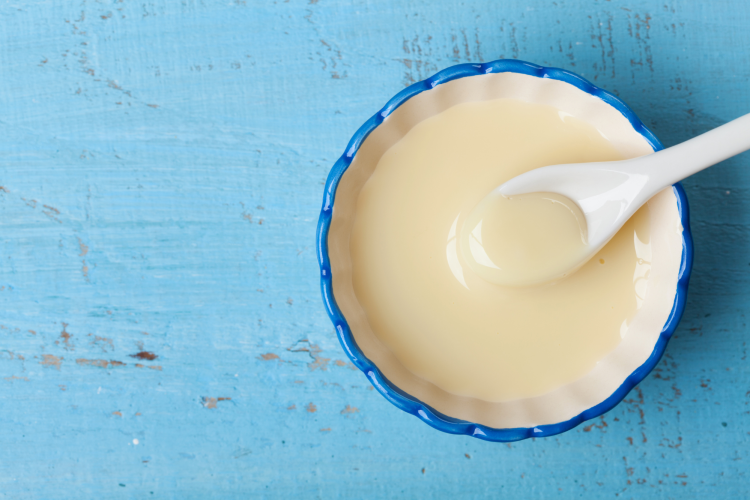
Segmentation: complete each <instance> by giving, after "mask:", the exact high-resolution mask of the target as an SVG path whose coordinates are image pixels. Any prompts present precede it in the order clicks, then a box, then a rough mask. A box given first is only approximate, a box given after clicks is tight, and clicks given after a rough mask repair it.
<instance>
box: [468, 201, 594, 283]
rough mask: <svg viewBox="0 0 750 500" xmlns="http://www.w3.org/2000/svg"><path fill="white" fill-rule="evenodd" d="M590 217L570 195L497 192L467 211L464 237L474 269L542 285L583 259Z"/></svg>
mask: <svg viewBox="0 0 750 500" xmlns="http://www.w3.org/2000/svg"><path fill="white" fill-rule="evenodd" d="M587 243H588V238H587V230H586V219H585V217H584V215H583V212H581V209H580V208H579V207H578V206H577V205H576V204H575V203H574V202H573V201H572V200H570V199H568V198H566V197H564V196H562V195H559V194H555V193H529V194H525V195H520V196H513V197H510V198H506V197H505V196H502V195H500V194H497V193H496V192H495V191H493V192H491V193H490V194H489V195H487V196H486V197H485V198H484V199H483V200H482V201H480V202H479V203H478V204H477V206H476V207H474V208H473V209H472V211H471V212H469V215H468V217H467V218H466V221H465V222H464V225H463V229H462V230H461V236H460V247H461V255H462V256H463V258H464V259H465V260H466V263H467V264H468V265H469V267H470V268H471V270H472V271H474V272H475V273H476V274H477V275H479V276H481V277H482V278H484V279H485V280H487V281H489V282H490V283H495V284H497V285H505V286H529V285H536V284H542V283H546V282H549V281H553V280H556V279H560V278H564V277H565V276H567V275H568V274H572V272H574V271H575V270H576V269H577V268H579V267H580V266H581V265H582V264H584V263H585V260H586V257H587V255H586V253H587V251H586V250H587V249H588V244H587Z"/></svg>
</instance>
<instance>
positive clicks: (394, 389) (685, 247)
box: [317, 60, 693, 442]
mask: <svg viewBox="0 0 750 500" xmlns="http://www.w3.org/2000/svg"><path fill="white" fill-rule="evenodd" d="M499 73H516V74H521V75H528V76H530V77H535V78H541V79H548V80H557V81H560V82H565V83H567V84H570V85H572V86H573V87H575V88H577V89H578V90H580V91H583V92H585V93H587V94H589V95H591V96H594V97H596V98H598V99H600V100H601V101H603V102H604V103H606V104H607V105H609V106H611V107H612V108H614V110H616V111H617V112H619V113H620V114H621V115H622V116H624V117H625V118H626V119H627V121H628V122H629V124H630V126H631V127H632V129H633V131H635V132H636V133H637V134H638V135H640V136H641V137H642V138H643V139H644V140H645V141H646V143H647V144H648V145H649V146H650V148H651V149H653V150H654V151H658V150H660V149H663V146H662V145H661V143H660V142H659V141H658V139H657V138H656V137H655V136H654V134H653V133H652V132H651V131H650V130H648V129H647V128H646V127H645V126H644V125H643V123H642V122H641V121H640V120H639V119H638V118H637V117H636V115H635V113H633V111H632V110H631V109H630V108H629V107H628V106H627V105H626V104H625V103H624V102H622V101H621V100H620V99H618V98H617V97H615V96H614V95H612V94H610V93H609V92H606V91H604V90H602V89H600V88H598V87H595V86H594V85H592V84H591V83H589V82H588V81H586V80H585V79H583V78H581V77H580V76H578V75H576V74H575V73H572V72H569V71H565V70H562V69H557V68H545V67H541V66H537V65H534V64H530V63H526V62H522V61H517V60H499V61H494V62H490V63H485V64H460V65H457V66H452V67H450V68H447V69H445V70H443V71H440V72H438V73H437V74H435V75H433V76H432V77H430V78H428V79H426V80H424V81H421V82H418V83H415V84H414V85H411V86H409V87H408V88H406V89H404V90H402V91H401V92H399V93H398V94H396V96H394V97H393V98H392V99H391V100H390V101H388V103H387V104H386V105H385V106H384V107H383V108H382V109H381V110H380V111H378V112H377V113H376V114H375V115H373V116H372V117H371V118H370V119H369V120H367V121H366V122H365V123H364V125H362V126H361V127H360V129H359V130H358V131H357V132H356V133H355V134H354V136H353V137H352V139H351V140H350V141H349V144H348V145H347V147H346V150H345V152H344V154H343V155H342V156H341V157H340V158H339V159H338V161H337V162H336V163H335V164H334V166H333V168H332V169H331V172H330V173H329V175H328V179H327V182H326V186H325V194H324V198H323V207H322V210H321V212H320V218H319V220H318V227H317V256H318V261H319V264H320V276H321V290H322V293H323V301H324V303H325V307H326V310H327V312H328V315H329V317H330V318H331V321H332V322H333V325H334V327H335V329H336V332H337V335H338V338H339V341H340V342H341V345H342V346H343V348H344V350H345V351H346V354H347V356H348V357H349V358H350V359H351V361H352V363H354V365H355V366H357V368H359V369H360V370H362V371H363V372H364V373H365V375H366V376H367V378H368V379H369V380H370V382H371V383H372V385H373V386H374V387H375V388H376V389H377V390H378V391H379V392H380V393H381V394H382V395H383V396H384V397H385V398H386V399H387V400H388V401H390V402H391V403H393V404H394V405H395V406H397V407H398V408H400V409H402V410H403V411H405V412H407V413H411V414H412V415H414V416H416V417H418V418H419V419H421V420H423V421H424V422H426V423H427V424H428V425H430V426H432V427H434V428H436V429H438V430H440V431H443V432H447V433H451V434H466V435H470V436H474V437H478V438H480V439H485V440H488V441H503V442H507V441H517V440H521V439H526V438H529V437H546V436H552V435H555V434H559V433H561V432H565V431H567V430H569V429H572V428H573V427H575V426H577V425H579V424H581V423H582V422H584V421H586V420H589V419H592V418H595V417H598V416H600V415H602V414H604V413H605V412H607V411H609V410H610V409H612V408H613V407H614V406H615V405H617V404H618V403H619V402H620V401H622V399H623V398H624V397H625V395H626V394H627V393H628V392H629V391H630V390H631V389H632V388H633V387H634V386H635V385H636V384H638V383H639V382H640V381H641V380H643V379H644V377H646V375H648V373H649V372H650V371H651V370H652V369H653V368H654V367H655V366H656V365H657V363H658V362H659V360H660V358H661V356H662V354H663V353H664V350H665V348H666V346H667V342H668V341H669V339H670V338H671V336H672V334H673V333H674V331H675V328H676V327H677V324H678V322H679V320H680V317H681V316H682V313H683V310H684V308H685V302H686V299H687V286H688V280H689V277H690V270H691V267H692V261H693V245H692V239H691V236H690V228H689V221H688V204H687V198H686V196H685V192H684V190H683V189H682V187H681V186H680V185H679V184H676V185H674V186H673V191H674V198H675V199H676V215H675V218H679V221H680V222H681V224H682V228H681V241H682V254H681V257H679V256H678V258H680V259H681V262H680V263H679V270H677V269H676V267H675V276H676V280H675V281H676V287H674V298H673V302H672V308H671V311H670V312H669V314H668V315H665V316H666V317H667V320H666V322H665V323H664V324H663V327H662V328H661V332H658V331H656V334H655V335H654V337H653V339H654V342H655V343H654V344H653V348H652V350H650V355H648V354H646V355H645V356H644V358H645V362H642V363H641V364H640V365H638V366H637V367H636V368H635V369H634V370H633V371H632V372H629V373H630V374H629V376H626V377H624V381H622V380H619V381H618V384H619V386H618V385H614V386H613V387H614V390H613V391H610V392H608V394H609V396H608V397H606V398H603V399H602V400H601V401H600V402H598V403H597V404H594V405H591V406H589V407H587V408H585V409H583V410H582V411H580V413H577V414H575V416H572V418H567V419H565V420H563V421H556V422H555V423H545V424H540V425H529V426H528V427H518V426H515V427H509V428H503V427H502V426H499V427H496V426H491V425H485V424H480V423H475V422H470V421H466V420H463V419H460V418H455V417H452V416H449V415H446V414H445V412H442V413H441V412H440V411H438V410H437V409H435V408H434V407H433V406H434V405H429V404H427V403H426V402H424V401H422V400H420V399H419V398H417V397H415V396H413V395H411V394H408V393H407V392H406V391H404V390H402V389H401V388H399V387H398V386H396V385H395V384H394V383H392V382H391V381H390V380H388V378H386V377H385V376H384V374H383V372H382V370H381V369H379V368H378V366H376V365H375V363H373V362H372V361H371V359H369V358H368V356H366V355H365V353H364V352H363V351H362V350H361V349H360V347H359V346H358V343H357V342H356V341H355V336H354V335H353V334H352V330H351V328H350V325H349V323H348V322H347V319H346V318H345V317H344V314H343V313H342V311H341V309H340V308H339V306H338V304H337V301H336V297H335V296H334V292H333V289H334V287H333V281H332V273H331V269H332V266H331V260H330V255H329V241H328V240H329V231H330V229H331V222H332V217H333V210H334V205H335V202H336V195H337V188H338V186H339V183H340V181H341V179H342V176H343V175H344V174H345V172H346V171H347V169H348V168H349V167H350V165H351V164H352V161H353V160H354V158H355V157H356V156H357V154H358V152H359V151H360V147H361V146H362V144H363V143H364V141H365V139H367V137H368V136H369V135H370V134H371V133H372V132H373V131H374V130H375V129H376V128H377V127H379V126H380V125H381V124H382V123H383V121H384V120H385V119H386V118H387V117H389V116H391V115H392V114H393V113H394V111H396V110H397V109H398V108H399V107H400V106H402V105H403V104H404V103H406V102H407V101H409V100H410V99H412V98H414V97H415V96H417V95H419V94H421V93H423V92H426V91H430V90H431V89H435V88H437V87H438V86H440V85H444V84H446V83H448V82H451V81H455V80H459V79H462V78H468V77H474V76H479V75H488V74H499ZM334 267H335V266H334ZM650 345H651V344H650ZM650 345H649V348H650Z"/></svg>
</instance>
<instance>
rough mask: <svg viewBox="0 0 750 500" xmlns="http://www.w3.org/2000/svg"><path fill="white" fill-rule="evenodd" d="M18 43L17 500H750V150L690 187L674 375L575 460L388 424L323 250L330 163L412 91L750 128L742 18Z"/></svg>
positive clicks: (242, 26) (749, 61) (664, 129)
mask: <svg viewBox="0 0 750 500" xmlns="http://www.w3.org/2000/svg"><path fill="white" fill-rule="evenodd" d="M0 23H1V24H0V27H1V28H2V29H0V186H2V187H0V233H1V234H2V238H1V239H0V262H1V263H2V264H1V265H0V498H9V499H47V498H59V499H67V498H70V499H81V498H106V499H118V498H138V499H141V498H175V499H193V498H195V499H207V498H219V499H232V498H291V497H292V495H296V497H301V498H318V497H320V498H338V497H342V498H393V497H411V498H416V497H422V498H438V497H447V498H451V497H458V496H460V495H462V494H465V495H466V496H467V497H470V498H479V497H487V498H499V497H502V498H525V497H541V498H557V497H559V498H573V497H576V498H578V497H586V498H605V497H607V498H609V497H613V496H619V497H622V498H688V497H711V498H739V497H747V496H748V495H750V477H748V476H749V473H750V446H749V445H750V425H749V424H750V404H749V403H750V362H749V361H748V360H747V345H746V344H747V342H748V338H747V337H748V328H747V318H746V315H748V314H750V169H749V168H748V167H750V155H749V154H744V155H741V156H739V157H736V158H734V159H732V160H729V161H727V162H725V163H724V164H722V165H719V166H717V167H715V168H712V169H710V170H707V171H705V172H703V173H700V174H698V175H696V176H695V177H694V178H691V179H689V180H687V181H686V182H685V183H684V185H685V188H686V190H687V193H688V197H689V200H690V204H691V213H692V228H693V234H694V237H695V247H696V252H695V267H694V271H693V277H692V282H691V289H690V299H689V303H688V306H687V310H686V313H685V316H684V318H683V320H682V324H681V326H680V328H679V329H678V331H677V333H676V335H675V337H674V338H673V340H672V341H671V343H670V345H669V347H668V349H667V354H666V356H665V357H664V359H663V361H662V363H661V364H660V365H659V367H658V368H657V370H656V371H655V372H654V373H652V375H651V376H650V377H648V378H647V379H646V381H644V382H643V383H642V384H641V385H640V386H639V387H637V388H636V389H635V390H633V391H632V393H631V394H630V395H629V396H628V397H627V398H626V400H625V402H623V403H622V404H621V405H620V406H618V407H617V408H616V409H614V410H613V411H611V412H609V413H608V414H606V415H604V416H603V417H602V418H599V419H597V420H595V421H592V422H589V423H587V424H585V425H584V426H581V427H578V428H577V429H575V430H573V431H571V432H568V433H566V434H563V435H560V436H557V437H553V438H548V439H543V440H540V439H537V440H528V441H523V442H519V443H514V444H508V445H506V444H496V443H488V442H483V441H479V440H476V439H471V438H468V437H456V436H450V435H446V434H442V433H439V432H437V431H435V430H433V429H431V428H429V427H428V426H426V425H425V424H423V423H421V422H419V421H418V420H417V419H416V418H414V417H412V416H410V415H407V414H405V413H402V412H400V411H399V410H397V409H396V408H395V407H393V406H391V405H390V404H389V403H388V402H387V401H386V400H385V399H384V398H382V397H381V396H380V395H379V394H377V392H376V391H373V388H372V387H371V386H370V385H369V384H368V382H367V379H366V378H365V377H364V375H363V374H361V373H360V372H358V371H356V370H353V369H352V368H353V367H352V365H351V364H350V363H349V362H348V360H347V358H346V357H345V355H344V353H343V351H342V349H341V348H340V346H339V345H338V342H337V340H336V336H335V333H334V331H333V327H332V326H331V324H330V323H329V321H328V318H327V317H326V314H325V311H324V309H323V307H322V304H321V299H320V293H319V289H318V269H317V264H316V260H315V255H314V253H315V252H314V245H315V223H316V220H317V216H318V211H319V209H320V204H321V200H322V187H323V183H324V180H325V178H326V175H327V173H328V170H329V168H330V167H331V165H332V163H333V162H334V160H335V159H336V158H337V157H338V156H339V155H340V154H341V153H342V151H343V148H344V146H345V145H346V142H347V141H348V139H349V137H350V136H351V134H352V133H353V132H354V131H355V130H356V128H357V127H358V126H359V125H360V124H361V123H362V122H364V121H365V120H366V119H367V118H368V117H369V116H370V115H371V114H372V113H374V112H375V111H376V110H377V109H379V108H380V106H381V105H382V104H383V103H385V101H386V100H387V99H388V98H390V97H391V96H392V95H393V94H395V93H396V92H398V91H399V90H400V89H402V88H404V86H406V85H409V84H411V83H413V82H415V81H418V80H420V79H423V78H425V77H428V76H429V75H431V74H432V73H434V72H435V71H437V70H439V69H442V68H444V67H447V66H450V65H453V64H456V63H461V62H467V61H489V60H493V59H498V58H520V59H524V60H528V61H531V62H535V63H538V64H543V65H549V66H559V67H563V68H567V69H571V70H573V71H576V72H578V73H580V74H581V75H583V76H584V77H586V78H588V79H590V80H591V81H592V82H594V83H595V84H597V85H599V86H602V87H604V88H605V89H607V90H610V91H613V92H615V93H616V94H618V95H619V96H620V97H622V98H623V99H624V100H625V101H626V102H627V103H628V104H630V105H631V106H632V107H633V109H634V110H635V111H636V113H638V114H639V116H640V117H641V119H643V121H644V122H645V123H646V124H647V125H648V126H649V127H651V128H652V130H654V132H655V133H656V134H657V135H658V136H659V137H660V138H661V140H662V141H663V142H664V143H665V145H667V146H669V145H672V144H675V143H677V142H679V141H682V140H685V139H687V138H689V137H691V136H693V135H695V134H697V133H700V132H703V131H706V130H708V129H709V128H712V127H714V126H717V125H719V124H721V123H723V122H725V121H727V120H730V119H732V118H735V117H737V116H739V115H741V114H743V113H747V112H750V84H749V82H750V29H749V28H750V6H749V5H748V4H747V3H746V2H744V1H742V0H723V1H718V0H717V1H712V2H694V1H688V0H683V1H673V0H661V1H659V2H655V1H645V0H640V1H638V0H634V1H631V2H618V1H611V2H610V1H592V0H576V1H574V0H557V1H554V2H552V1H540V0H528V1H521V0H514V1H504V2H502V3H501V2H494V1H491V0H484V1H469V0H467V1H465V2H455V1H442V2H436V1H434V0H431V1H427V0H424V1H413V2H400V1H397V0H391V1H387V2H386V1H374V0H370V1H366V0H361V1H352V2H344V1H336V0H304V1H302V0H286V1H281V0H278V1H276V2H271V1H259V0H258V1H253V0H232V1H229V0H225V1H222V2H219V1H211V0H183V1H181V2H178V1H166V0H154V1H145V0H144V1H141V2H130V1H127V2H126V1H123V0H96V1H94V0H81V1H78V2H69V1H63V0H57V1H51V0H47V1H45V0H28V1H5V2H2V4H0Z"/></svg>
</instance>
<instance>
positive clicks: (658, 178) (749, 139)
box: [629, 113, 750, 188]
mask: <svg viewBox="0 0 750 500" xmlns="http://www.w3.org/2000/svg"><path fill="white" fill-rule="evenodd" d="M748 149H750V113H749V114H746V115H744V116H741V117H739V118H737V119H736V120H732V121H731V122H729V123H726V124H724V125H722V126H720V127H717V128H715V129H713V130H710V131H708V132H706V133H705V134H702V135H699V136H698V137H694V138H693V139H690V140H687V141H685V142H683V143H681V144H677V145H676V146H672V147H670V148H667V149H664V150H662V151H657V152H656V153H653V154H650V155H648V156H642V157H640V158H636V159H633V160H629V161H632V162H633V163H634V164H635V163H637V170H639V171H640V172H643V173H646V174H647V175H648V176H649V177H650V184H651V185H652V186H659V187H661V188H663V187H665V186H669V185H671V184H674V183H675V182H679V181H681V180H682V179H685V178H686V177H689V176H691V175H693V174H695V173H696V172H700V171H701V170H703V169H705V168H708V167H710V166H712V165H715V164H717V163H719V162H720V161H724V160H726V159H727V158H731V157H732V156H735V155H738V154H740V153H742V152H743V151H747V150H748ZM633 166H635V165H633Z"/></svg>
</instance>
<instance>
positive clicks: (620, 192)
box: [491, 114, 750, 285]
mask: <svg viewBox="0 0 750 500" xmlns="http://www.w3.org/2000/svg"><path fill="white" fill-rule="evenodd" d="M748 149H750V114H747V115H744V116H742V117H740V118H737V119H736V120H733V121H731V122H729V123H727V124H725V125H722V126H720V127H718V128H715V129H713V130H711V131H709V132H706V133H705V134H702V135H699V136H698V137H695V138H693V139H690V140H688V141H685V142H683V143H681V144H678V145H676V146H672V147H671V148H667V149H664V150H662V151H658V152H656V153H652V154H649V155H646V156H641V157H639V158H633V159H630V160H623V161H613V162H596V163H573V164H567V165H552V166H548V167H542V168H538V169H535V170H532V171H530V172H527V173H525V174H522V175H519V176H517V177H514V178H513V179H511V180H509V181H508V182H506V183H504V184H502V185H500V186H499V187H498V188H496V189H495V190H494V191H493V193H491V195H494V196H497V195H502V196H504V197H511V196H516V195H521V194H526V193H540V192H546V193H557V194H560V195H563V196H565V197H566V198H569V199H570V200H572V201H573V202H575V204H576V205H578V207H579V208H580V209H581V212H583V215H584V218H585V221H586V226H587V227H586V229H587V233H588V234H587V240H588V241H587V242H586V248H585V251H584V252H583V257H582V258H578V259H577V262H576V264H575V265H567V267H568V268H567V269H558V270H555V271H554V272H550V273H549V276H548V278H549V279H548V280H546V281H549V280H553V279H555V278H557V277H559V276H564V275H566V273H569V272H572V271H575V269H577V268H579V267H580V266H581V265H583V264H584V263H585V262H586V261H588V260H589V259H590V258H591V257H593V256H594V255H595V254H596V253H597V252H598V251H599V250H600V249H601V248H602V247H603V246H604V245H605V244H606V243H607V242H608V241H609V240H610V239H611V238H612V237H613V236H614V235H615V233H617V231H619V230H620V228H621V227H622V225H623V224H624V223H625V222H626V221H627V220H628V219H629V218H630V216H631V215H633V214H634V213H635V212H636V210H638V209H639V208H640V207H641V206H642V205H643V204H644V203H646V202H647V201H648V200H649V199H650V198H651V197H652V196H654V195H655V194H657V193H658V192H660V191H661V190H663V189H665V188H667V187H669V186H671V185H672V184H674V183H676V182H679V181H681V180H682V179H685V178H686V177H689V176H691V175H693V174H695V173H696V172H700V171H701V170H703V169H705V168H708V167H710V166H712V165H715V164H716V163H719V162H721V161H723V160H726V159H727V158H730V157H732V156H735V155H737V154H740V153H742V152H743V151H746V150H748ZM544 281H545V280H544V279H542V280H540V279H539V278H538V277H537V278H535V280H534V283H523V282H514V283H499V284H505V285H530V284H536V283H540V282H544Z"/></svg>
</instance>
